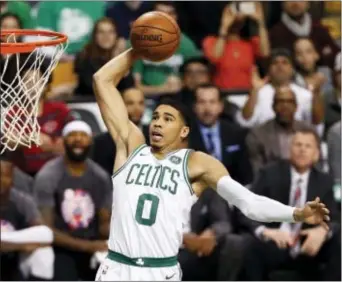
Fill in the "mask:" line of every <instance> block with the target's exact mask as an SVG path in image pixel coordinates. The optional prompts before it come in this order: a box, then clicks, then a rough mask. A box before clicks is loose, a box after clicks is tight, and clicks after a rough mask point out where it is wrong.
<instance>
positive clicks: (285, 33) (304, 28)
mask: <svg viewBox="0 0 342 282" xmlns="http://www.w3.org/2000/svg"><path fill="white" fill-rule="evenodd" d="M308 9H309V1H284V2H283V13H282V16H281V22H279V23H278V24H276V25H275V26H274V27H273V28H272V29H271V31H270V42H271V47H272V49H273V48H279V47H281V48H287V49H289V50H292V48H293V44H294V42H295V40H296V39H297V38H299V37H309V38H310V39H311V40H312V42H313V43H314V45H315V47H316V50H317V51H318V53H319V57H320V60H319V65H324V66H329V67H330V68H331V69H332V68H333V65H334V59H335V56H336V54H337V53H338V52H339V51H340V47H338V45H337V43H335V41H334V40H333V38H332V37H331V36H330V34H329V32H328V30H327V29H326V28H325V27H323V26H322V24H321V23H319V22H313V20H312V17H311V15H310V14H309V13H308Z"/></svg>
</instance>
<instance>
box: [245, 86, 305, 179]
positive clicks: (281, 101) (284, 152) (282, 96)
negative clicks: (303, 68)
mask: <svg viewBox="0 0 342 282" xmlns="http://www.w3.org/2000/svg"><path fill="white" fill-rule="evenodd" d="M296 110H297V101H296V96H295V94H294V93H293V91H292V90H291V88H290V87H282V88H276V89H275V94H274V100H273V111H274V113H275V118H274V119H271V120H269V121H267V122H265V123H263V124H261V125H260V126H258V127H255V128H253V129H252V130H251V131H250V132H249V134H248V135H247V138H246V143H247V148H248V151H249V156H250V160H251V164H252V167H253V171H254V176H256V175H257V173H258V172H259V170H260V169H261V168H263V167H264V166H265V165H267V164H269V163H271V162H274V161H278V160H280V159H288V158H289V154H290V145H291V139H292V136H293V134H294V132H295V131H296V130H300V129H305V128H308V127H309V125H308V124H307V123H305V122H302V121H297V120H295V113H296Z"/></svg>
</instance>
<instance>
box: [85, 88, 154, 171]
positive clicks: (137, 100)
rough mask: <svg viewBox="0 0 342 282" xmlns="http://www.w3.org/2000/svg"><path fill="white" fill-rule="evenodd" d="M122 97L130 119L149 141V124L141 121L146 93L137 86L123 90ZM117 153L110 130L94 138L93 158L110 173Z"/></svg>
mask: <svg viewBox="0 0 342 282" xmlns="http://www.w3.org/2000/svg"><path fill="white" fill-rule="evenodd" d="M122 98H123V100H124V103H125V104H126V107H127V111H128V116H129V119H130V120H131V121H132V122H133V123H135V124H136V125H137V126H138V127H139V128H140V129H141V130H142V132H143V134H144V136H145V138H146V142H148V126H147V125H143V124H142V123H141V119H142V117H143V114H144V111H145V98H144V94H143V93H142V91H140V90H139V89H137V88H128V89H126V90H124V91H123V92H122ZM114 107H115V105H114ZM115 155H116V148H115V144H114V142H113V139H112V137H111V136H110V134H109V133H108V132H105V133H102V134H99V135H98V136H96V137H95V138H94V145H93V153H92V159H93V160H94V161H95V162H97V163H98V164H99V165H100V166H101V167H102V168H103V169H105V170H106V171H107V172H108V173H109V174H110V175H112V174H113V166H114V160H115Z"/></svg>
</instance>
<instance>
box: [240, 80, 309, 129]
mask: <svg viewBox="0 0 342 282" xmlns="http://www.w3.org/2000/svg"><path fill="white" fill-rule="evenodd" d="M290 88H291V89H292V91H293V93H294V94H295V95H296V100H297V111H296V113H295V119H296V120H302V121H307V122H308V123H309V124H311V123H312V114H311V110H312V93H311V92H310V91H309V90H307V89H305V88H303V87H300V86H298V85H297V84H294V83H291V84H290ZM274 93H275V89H274V87H273V86H272V85H271V84H269V83H268V84H266V85H265V86H264V87H262V88H261V89H260V90H259V92H258V93H257V102H256V105H255V108H254V112H253V115H252V117H251V118H250V119H248V120H246V119H244V117H243V116H242V110H241V111H238V113H237V116H236V119H237V121H238V122H239V123H240V124H241V125H242V126H244V127H253V126H256V125H260V124H262V123H264V122H266V121H268V120H270V119H273V118H274V117H275V113H274V111H273V99H274Z"/></svg>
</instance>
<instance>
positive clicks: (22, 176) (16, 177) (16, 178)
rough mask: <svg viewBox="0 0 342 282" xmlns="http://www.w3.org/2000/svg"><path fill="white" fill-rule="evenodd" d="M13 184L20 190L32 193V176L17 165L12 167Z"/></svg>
mask: <svg viewBox="0 0 342 282" xmlns="http://www.w3.org/2000/svg"><path fill="white" fill-rule="evenodd" d="M13 185H14V187H16V188H17V189H18V190H19V191H21V192H23V193H26V194H29V195H33V177H31V176H30V175H28V174H27V173H25V172H23V171H22V170H21V169H19V168H18V167H14V171H13Z"/></svg>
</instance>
